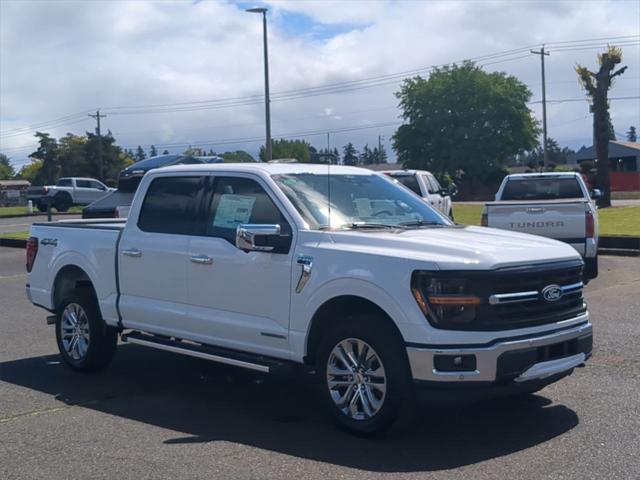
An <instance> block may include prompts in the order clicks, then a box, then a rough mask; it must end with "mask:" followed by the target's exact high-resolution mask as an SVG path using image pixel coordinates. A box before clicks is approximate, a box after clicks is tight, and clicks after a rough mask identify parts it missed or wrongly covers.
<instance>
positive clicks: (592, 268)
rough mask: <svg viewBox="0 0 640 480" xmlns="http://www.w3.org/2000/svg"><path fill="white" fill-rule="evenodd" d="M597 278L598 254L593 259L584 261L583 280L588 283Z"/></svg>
mask: <svg viewBox="0 0 640 480" xmlns="http://www.w3.org/2000/svg"><path fill="white" fill-rule="evenodd" d="M597 276H598V254H596V256H595V257H593V258H585V259H584V278H585V279H586V280H587V281H589V280H593V279H594V278H596V277H597Z"/></svg>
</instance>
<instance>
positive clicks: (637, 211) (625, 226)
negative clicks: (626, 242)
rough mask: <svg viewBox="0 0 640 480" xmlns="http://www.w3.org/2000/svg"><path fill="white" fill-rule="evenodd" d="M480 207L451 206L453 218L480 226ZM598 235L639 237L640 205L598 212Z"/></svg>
mask: <svg viewBox="0 0 640 480" xmlns="http://www.w3.org/2000/svg"><path fill="white" fill-rule="evenodd" d="M481 215H482V205H468V204H464V203H457V204H456V203H454V204H453V216H454V217H455V219H456V222H458V223H464V224H467V225H480V216H481ZM598 220H599V221H600V235H611V236H616V237H619V236H630V237H640V205H632V206H626V207H611V208H604V209H601V210H598Z"/></svg>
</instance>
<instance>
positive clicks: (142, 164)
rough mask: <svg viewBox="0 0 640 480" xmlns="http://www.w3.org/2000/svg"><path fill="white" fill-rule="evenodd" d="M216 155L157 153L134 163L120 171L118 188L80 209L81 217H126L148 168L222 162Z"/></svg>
mask: <svg viewBox="0 0 640 480" xmlns="http://www.w3.org/2000/svg"><path fill="white" fill-rule="evenodd" d="M222 162H223V160H222V158H221V157H218V156H217V155H212V156H196V157H194V156H189V155H158V156H155V157H151V158H147V159H146V160H141V161H139V162H136V163H134V164H133V165H131V166H129V167H127V168H125V169H124V170H122V171H121V172H120V176H119V178H118V190H117V191H113V192H112V193H111V195H108V196H105V197H103V198H101V199H100V200H98V201H96V202H93V203H92V204H90V205H88V206H87V207H85V208H83V209H82V218H126V216H127V214H128V213H129V207H130V206H131V201H132V200H133V196H134V194H135V193H136V189H137V188H138V185H139V184H140V181H141V180H142V177H143V176H144V174H145V173H147V172H148V171H149V170H152V169H154V168H160V167H167V166H170V165H192V164H199V163H222Z"/></svg>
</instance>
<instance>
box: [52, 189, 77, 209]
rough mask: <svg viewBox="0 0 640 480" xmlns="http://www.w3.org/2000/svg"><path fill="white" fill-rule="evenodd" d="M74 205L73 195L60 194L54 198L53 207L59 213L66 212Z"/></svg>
mask: <svg viewBox="0 0 640 480" xmlns="http://www.w3.org/2000/svg"><path fill="white" fill-rule="evenodd" d="M72 203H73V201H72V199H71V195H69V194H68V193H58V194H56V196H55V197H53V205H54V206H55V207H56V210H58V211H59V212H66V211H67V210H69V208H70V207H71V204H72Z"/></svg>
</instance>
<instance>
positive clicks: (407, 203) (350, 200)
mask: <svg viewBox="0 0 640 480" xmlns="http://www.w3.org/2000/svg"><path fill="white" fill-rule="evenodd" d="M330 178H331V184H330V185H329V184H328V176H327V175H326V174H313V173H297V174H284V175H274V176H273V179H274V180H275V181H276V183H277V184H278V186H279V187H280V189H281V190H282V191H283V192H284V194H285V195H286V196H287V197H288V198H289V200H290V201H291V203H293V205H294V206H295V208H296V209H297V210H298V212H299V213H300V215H302V217H303V218H304V219H305V220H306V221H307V223H308V224H309V226H310V227H311V228H314V229H322V228H358V227H366V226H370V227H381V228H384V227H397V228H414V227H415V228H419V227H423V226H443V225H452V223H451V222H450V221H449V220H448V219H446V218H445V217H443V216H442V215H440V214H439V213H438V212H436V211H435V210H433V209H432V208H431V207H429V206H428V205H427V204H426V203H425V202H424V201H422V200H421V199H420V198H418V197H416V196H415V195H413V194H412V193H411V192H409V191H408V190H406V189H405V188H403V187H401V186H398V185H396V184H394V183H393V182H392V181H391V180H389V179H387V178H383V177H382V176H379V175H341V174H337V175H334V174H332V175H331V176H330ZM329 188H330V191H331V203H330V208H329V194H328V192H329ZM329 210H330V211H331V214H330V215H331V218H330V219H329Z"/></svg>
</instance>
